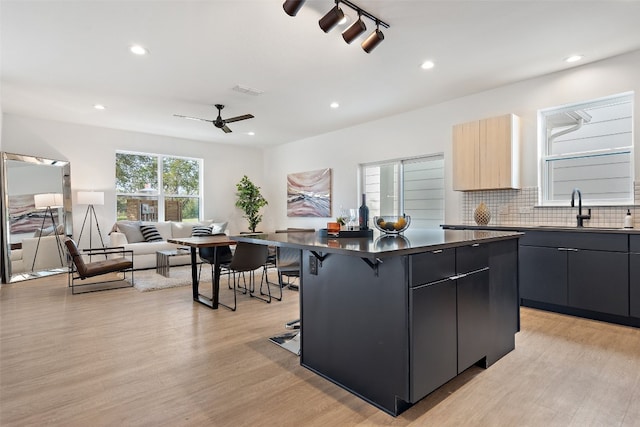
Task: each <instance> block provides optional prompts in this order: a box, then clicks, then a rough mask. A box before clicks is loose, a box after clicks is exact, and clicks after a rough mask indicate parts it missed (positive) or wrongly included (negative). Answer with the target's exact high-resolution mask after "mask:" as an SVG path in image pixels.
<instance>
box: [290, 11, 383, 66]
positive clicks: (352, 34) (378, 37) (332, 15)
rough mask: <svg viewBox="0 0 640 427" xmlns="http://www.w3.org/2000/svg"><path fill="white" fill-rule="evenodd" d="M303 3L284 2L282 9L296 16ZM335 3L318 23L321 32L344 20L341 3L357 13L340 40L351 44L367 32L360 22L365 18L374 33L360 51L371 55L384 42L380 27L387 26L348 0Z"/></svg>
mask: <svg viewBox="0 0 640 427" xmlns="http://www.w3.org/2000/svg"><path fill="white" fill-rule="evenodd" d="M304 1H305V0H286V1H285V2H284V4H283V5H282V7H283V9H284V11H285V12H286V14H287V15H289V16H296V15H297V13H298V11H299V10H300V8H302V5H303V4H304ZM335 2H336V5H335V6H334V7H333V8H331V10H330V11H329V12H327V13H326V15H324V16H323V17H322V18H320V20H319V21H318V24H319V25H320V28H321V29H322V31H324V32H325V33H328V32H329V31H331V30H332V29H333V28H334V27H335V26H336V25H338V23H339V22H340V21H341V20H342V19H343V18H344V12H343V11H342V9H340V3H342V4H343V5H345V6H348V7H349V8H351V9H353V10H354V11H356V12H357V13H358V19H357V20H356V21H355V22H354V23H353V24H351V25H350V26H349V28H347V29H346V30H344V31H343V32H342V38H343V39H344V41H345V42H347V43H348V44H351V42H353V41H354V40H355V39H357V38H358V37H359V36H360V35H361V34H362V33H364V32H365V31H367V26H366V25H365V24H364V22H363V21H362V16H365V17H367V18H369V19H370V20H372V21H373V22H375V24H376V29H375V31H374V32H373V33H371V34H370V35H369V36H368V37H367V38H366V39H365V40H364V41H363V42H362V45H361V46H362V49H363V50H364V51H365V52H366V53H371V51H372V50H373V49H374V48H375V47H376V46H378V45H379V44H380V43H382V41H383V40H384V34H383V33H382V31H380V27H381V26H382V27H384V28H389V24H387V23H386V22H384V21H383V20H381V19H379V18H376V17H375V16H373V15H372V14H370V13H369V12H367V11H366V10H364V9H362V8H360V7H359V6H357V5H356V4H355V3H353V2H351V1H349V0H335Z"/></svg>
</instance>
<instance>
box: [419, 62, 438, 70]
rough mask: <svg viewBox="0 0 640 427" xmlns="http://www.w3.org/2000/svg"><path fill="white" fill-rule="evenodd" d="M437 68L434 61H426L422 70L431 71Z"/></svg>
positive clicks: (421, 66)
mask: <svg viewBox="0 0 640 427" xmlns="http://www.w3.org/2000/svg"><path fill="white" fill-rule="evenodd" d="M435 66H436V64H434V62H433V61H424V62H423V63H422V65H420V68H422V69H423V70H430V69H432V68H433V67H435Z"/></svg>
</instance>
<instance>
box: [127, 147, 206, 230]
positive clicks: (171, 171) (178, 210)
mask: <svg viewBox="0 0 640 427" xmlns="http://www.w3.org/2000/svg"><path fill="white" fill-rule="evenodd" d="M201 170H202V159H191V158H186V157H170V156H162V155H157V154H144V153H129V152H118V153H116V194H117V209H118V212H117V218H118V220H123V219H129V220H142V221H198V220H199V218H200V207H201V206H202V203H201V190H200V189H201V183H200V176H201Z"/></svg>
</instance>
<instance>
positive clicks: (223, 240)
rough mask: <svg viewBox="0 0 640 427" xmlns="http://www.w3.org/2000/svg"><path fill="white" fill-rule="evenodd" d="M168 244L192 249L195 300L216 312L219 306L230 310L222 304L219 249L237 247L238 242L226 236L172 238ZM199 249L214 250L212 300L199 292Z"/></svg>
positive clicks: (192, 277) (192, 276)
mask: <svg viewBox="0 0 640 427" xmlns="http://www.w3.org/2000/svg"><path fill="white" fill-rule="evenodd" d="M167 242H169V243H175V244H177V245H180V246H188V247H189V248H190V249H191V281H192V290H193V300H194V301H197V302H199V303H200V304H204V305H206V306H207V307H209V308H212V309H214V310H217V309H218V305H222V306H223V307H227V308H229V309H230V308H231V307H228V306H227V305H225V304H223V303H221V302H220V260H219V259H218V250H217V248H218V247H220V246H229V245H235V244H236V243H237V242H236V241H235V240H231V239H230V238H229V236H226V235H216V236H201V237H182V238H172V239H167ZM198 248H214V251H213V259H214V269H213V271H214V273H213V280H212V281H211V298H209V297H208V296H206V295H203V294H201V293H200V291H199V280H198V257H197V255H198V254H197V252H198Z"/></svg>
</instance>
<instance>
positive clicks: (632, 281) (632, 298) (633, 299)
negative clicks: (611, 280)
mask: <svg viewBox="0 0 640 427" xmlns="http://www.w3.org/2000/svg"><path fill="white" fill-rule="evenodd" d="M629 315H630V316H632V317H637V318H640V253H632V254H629Z"/></svg>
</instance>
